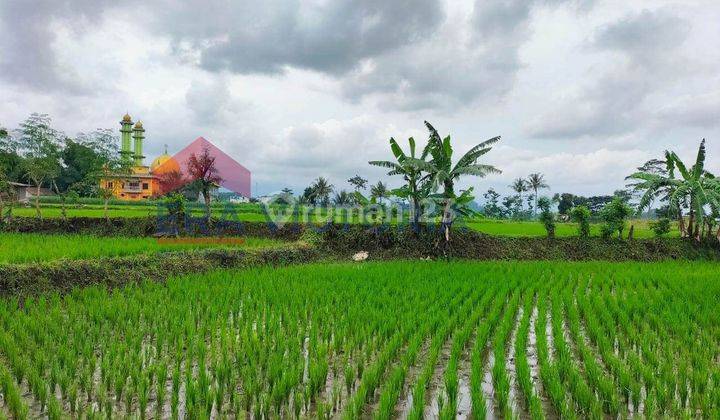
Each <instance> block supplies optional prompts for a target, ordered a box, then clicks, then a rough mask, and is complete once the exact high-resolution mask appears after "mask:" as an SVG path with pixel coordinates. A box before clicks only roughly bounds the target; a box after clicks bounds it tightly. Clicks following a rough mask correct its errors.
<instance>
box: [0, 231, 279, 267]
mask: <svg viewBox="0 0 720 420" xmlns="http://www.w3.org/2000/svg"><path fill="white" fill-rule="evenodd" d="M230 239H235V241H234V242H233V241H229V240H225V241H218V243H213V242H212V241H209V240H208V241H192V240H191V239H188V240H186V241H179V242H178V243H172V242H171V241H167V240H166V241H163V240H158V239H156V238H149V237H122V236H112V237H109V236H92V235H55V234H53V235H45V234H38V233H7V232H0V264H2V263H13V264H19V263H34V262H43V261H50V260H58V259H70V260H78V259H91V258H99V257H121V256H126V255H135V254H150V253H157V252H165V251H180V250H190V249H201V248H226V247H236V248H248V249H250V248H263V247H277V246H283V245H286V244H287V243H286V242H282V241H277V240H273V239H265V238H251V237H244V238H230Z"/></svg>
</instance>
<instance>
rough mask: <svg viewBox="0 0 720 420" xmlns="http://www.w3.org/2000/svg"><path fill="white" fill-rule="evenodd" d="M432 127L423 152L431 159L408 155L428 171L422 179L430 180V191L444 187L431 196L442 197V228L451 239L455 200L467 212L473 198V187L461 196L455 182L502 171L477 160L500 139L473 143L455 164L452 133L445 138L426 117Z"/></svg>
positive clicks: (413, 163)
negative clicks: (456, 190)
mask: <svg viewBox="0 0 720 420" xmlns="http://www.w3.org/2000/svg"><path fill="white" fill-rule="evenodd" d="M425 126H427V128H428V130H429V131H430V138H429V140H428V143H427V145H426V146H425V149H424V150H423V153H422V156H423V157H426V156H428V155H429V156H430V157H432V159H431V160H430V161H427V162H426V161H425V160H424V159H412V158H408V160H409V161H410V162H409V163H410V164H412V165H414V166H415V167H416V168H417V169H418V170H421V171H424V172H426V173H427V175H425V176H424V177H423V180H424V181H426V182H428V188H429V189H430V191H438V190H440V188H442V192H441V193H438V194H432V195H431V196H430V198H434V199H436V200H437V201H439V202H440V203H441V205H442V208H443V214H442V229H443V232H444V234H445V240H446V241H449V240H450V228H451V226H452V222H453V219H454V217H453V204H455V210H456V211H457V210H460V213H461V214H462V213H467V211H468V208H467V205H468V204H469V203H470V202H471V201H472V199H473V196H472V189H468V190H466V191H464V192H463V193H462V194H460V195H459V196H458V195H456V194H455V182H456V181H457V180H458V179H460V177H462V176H463V175H471V176H477V177H481V178H482V177H485V176H487V175H488V174H499V173H500V172H501V171H500V170H499V169H497V168H496V167H494V166H492V165H485V164H480V163H477V160H478V159H479V158H480V157H481V156H483V155H484V154H486V153H487V152H489V151H490V150H492V145H493V144H495V143H497V142H498V141H500V136H497V137H493V138H491V139H489V140H486V141H484V142H482V143H480V144H477V145H475V146H473V147H472V148H471V149H470V150H468V151H467V152H466V153H465V154H464V155H463V156H462V157H461V158H460V159H459V160H458V161H457V162H456V163H455V164H454V165H453V148H452V145H451V143H450V136H447V137H445V138H444V139H441V138H440V135H439V134H438V132H437V130H435V128H434V127H433V126H432V125H431V124H430V123H429V122H427V121H425Z"/></svg>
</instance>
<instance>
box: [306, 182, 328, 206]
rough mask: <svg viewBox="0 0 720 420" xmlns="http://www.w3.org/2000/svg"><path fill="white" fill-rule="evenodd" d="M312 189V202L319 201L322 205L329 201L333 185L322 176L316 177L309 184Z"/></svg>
mask: <svg viewBox="0 0 720 420" xmlns="http://www.w3.org/2000/svg"><path fill="white" fill-rule="evenodd" d="M310 188H311V189H312V198H313V200H312V201H313V202H319V203H320V204H322V205H323V206H327V205H328V204H329V203H330V194H332V192H333V185H332V184H331V183H330V181H328V180H327V179H326V178H324V177H318V179H316V180H315V182H314V183H313V184H312V185H311V186H310Z"/></svg>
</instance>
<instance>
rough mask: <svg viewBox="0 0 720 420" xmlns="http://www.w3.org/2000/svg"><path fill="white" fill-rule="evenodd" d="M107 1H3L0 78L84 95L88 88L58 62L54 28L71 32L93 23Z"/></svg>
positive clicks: (1, 5)
mask: <svg viewBox="0 0 720 420" xmlns="http://www.w3.org/2000/svg"><path fill="white" fill-rule="evenodd" d="M111 3H112V2H110V1H101V0H100V1H98V0H75V1H63V0H44V1H25V0H4V1H2V2H0V49H1V50H2V54H0V79H1V80H5V81H8V82H11V83H15V84H19V85H22V86H26V87H30V88H33V89H37V90H43V91H67V92H71V93H87V92H89V91H90V89H91V87H89V86H87V85H85V84H84V83H83V81H82V80H78V78H76V77H74V74H73V73H72V70H71V69H68V68H65V67H64V66H63V65H62V64H61V63H59V62H58V60H57V56H56V54H55V52H54V50H53V47H52V44H53V42H54V41H55V40H56V33H55V31H56V30H57V28H56V27H55V26H54V25H57V24H61V23H68V22H72V23H73V24H72V25H68V29H70V30H71V31H76V32H78V31H82V30H83V29H85V28H88V27H91V26H93V25H94V24H96V23H97V22H98V21H99V19H100V15H101V13H102V11H103V9H104V8H105V7H106V6H107V5H109V4H111Z"/></svg>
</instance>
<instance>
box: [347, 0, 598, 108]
mask: <svg viewBox="0 0 720 420" xmlns="http://www.w3.org/2000/svg"><path fill="white" fill-rule="evenodd" d="M560 3H563V4H566V5H567V4H570V5H575V6H578V8H582V9H586V8H588V7H589V5H590V4H591V2H589V1H585V2H581V3H578V2H574V1H562V0H557V1H542V0H511V1H502V2H489V1H485V0H476V1H475V3H474V7H473V11H472V13H471V15H470V16H465V20H464V21H463V20H448V21H446V22H445V23H444V25H443V26H442V27H441V28H440V30H438V31H437V33H436V34H435V35H434V36H433V37H431V38H428V39H426V40H423V41H422V42H417V43H413V44H409V45H406V46H404V47H402V48H398V49H397V50H394V51H390V52H387V53H385V54H382V55H380V56H378V57H376V58H374V59H372V60H370V62H369V63H368V64H369V65H368V66H367V67H365V68H363V67H358V68H356V69H355V70H354V71H353V72H352V73H351V74H350V75H349V77H347V78H345V79H344V80H343V81H342V91H343V94H344V96H345V97H346V98H348V99H350V100H351V101H359V100H360V99H362V98H363V97H365V96H368V95H377V96H379V105H380V106H381V107H383V108H386V109H400V110H422V109H440V108H442V109H446V110H450V109H456V108H458V107H460V108H462V107H464V106H467V105H469V104H471V103H474V102H477V101H480V100H481V101H484V102H486V103H497V102H498V101H501V100H502V99H503V98H504V96H505V95H506V94H507V93H508V92H510V91H511V90H512V88H513V87H514V83H515V79H516V76H517V73H518V71H519V70H520V69H521V68H522V66H523V63H522V62H521V61H520V57H519V50H520V47H521V46H522V45H523V44H524V43H525V42H526V41H527V40H528V38H529V37H530V36H531V35H532V34H531V31H530V28H529V25H530V18H531V13H532V10H533V8H535V7H545V6H553V5H557V4H560ZM448 19H451V18H450V17H449V18H448Z"/></svg>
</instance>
